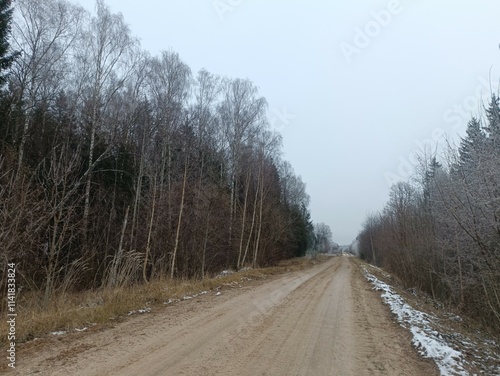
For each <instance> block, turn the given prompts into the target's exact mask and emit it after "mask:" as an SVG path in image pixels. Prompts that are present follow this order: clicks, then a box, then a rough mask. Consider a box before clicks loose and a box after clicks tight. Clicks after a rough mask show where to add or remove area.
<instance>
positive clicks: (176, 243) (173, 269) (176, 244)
mask: <svg viewBox="0 0 500 376" xmlns="http://www.w3.org/2000/svg"><path fill="white" fill-rule="evenodd" d="M188 164H189V158H186V163H185V165H184V178H183V181H182V193H181V206H180V209H179V217H178V220H177V231H176V234H175V245H174V252H173V254H172V262H171V264H170V278H174V275H175V261H176V257H177V251H178V249H179V238H180V233H181V225H182V213H183V211H184V198H185V194H186V180H187V171H188Z"/></svg>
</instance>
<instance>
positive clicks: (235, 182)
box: [0, 0, 313, 301]
mask: <svg viewBox="0 0 500 376" xmlns="http://www.w3.org/2000/svg"><path fill="white" fill-rule="evenodd" d="M0 59H1V60H0V63H1V65H0V68H1V71H0V73H1V77H2V80H3V81H2V92H1V94H0V244H1V255H2V259H3V260H4V264H3V265H4V266H5V265H6V264H7V261H9V262H16V263H17V268H18V278H19V279H20V280H19V283H20V284H22V285H23V286H25V288H28V289H31V290H37V291H41V292H43V293H44V299H45V300H46V301H48V300H49V299H50V298H51V296H52V295H53V294H54V293H55V292H57V291H58V290H60V289H84V288H94V287H100V286H119V285H125V284H129V283H135V282H146V283H147V282H148V281H150V280H151V279H153V278H160V277H164V276H167V277H172V278H181V277H204V276H206V275H207V273H212V272H215V271H217V270H220V268H223V267H234V268H237V269H238V268H241V267H243V266H245V265H252V266H257V265H268V264H273V263H275V262H276V261H278V260H280V259H283V258H287V257H292V256H301V255H304V254H305V252H306V250H307V249H308V247H309V242H310V239H311V233H312V231H313V229H312V223H311V220H310V215H309V212H308V204H309V196H308V194H307V193H306V189H305V184H304V183H303V182H302V180H301V178H300V176H297V175H296V174H295V173H294V171H293V168H292V166H291V165H290V163H288V162H287V161H284V160H283V159H282V156H281V154H282V153H281V148H282V145H281V137H280V135H279V134H278V133H276V132H273V131H272V130H271V129H270V127H269V123H268V120H267V118H266V112H267V103H266V100H265V98H264V97H262V96H261V95H260V94H259V92H258V89H257V87H256V86H255V85H254V84H253V83H252V82H251V81H249V80H247V79H231V78H227V77H221V76H218V75H215V74H212V73H210V72H208V71H206V70H204V69H202V70H201V71H199V72H198V73H197V74H193V73H192V71H191V69H190V68H189V66H188V65H187V64H186V63H185V62H183V61H182V59H181V58H180V57H179V55H178V54H177V53H176V52H174V51H172V50H167V51H163V52H161V53H160V54H159V56H151V55H150V54H149V53H147V52H146V51H143V50H142V49H141V47H140V44H139V42H138V40H137V39H136V38H135V37H134V36H133V35H131V32H130V30H129V28H128V26H127V25H126V23H125V21H124V19H123V17H122V16H121V15H120V14H113V13H111V12H110V10H109V8H108V7H107V6H106V4H105V3H104V2H103V1H102V0H97V1H96V6H95V15H91V14H89V13H88V12H87V11H85V10H84V9H82V8H81V7H79V6H78V5H75V4H73V3H71V2H69V1H66V0H44V1H34V0H16V1H15V3H14V9H12V4H11V2H10V0H0ZM2 283H3V282H2Z"/></svg>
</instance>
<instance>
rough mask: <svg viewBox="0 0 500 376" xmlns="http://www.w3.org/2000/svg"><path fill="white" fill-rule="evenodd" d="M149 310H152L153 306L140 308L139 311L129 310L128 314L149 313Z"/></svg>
mask: <svg viewBox="0 0 500 376" xmlns="http://www.w3.org/2000/svg"><path fill="white" fill-rule="evenodd" d="M149 312H151V308H149V307H147V308H141V309H138V310H137V311H129V313H128V315H129V316H131V315H135V314H136V313H149Z"/></svg>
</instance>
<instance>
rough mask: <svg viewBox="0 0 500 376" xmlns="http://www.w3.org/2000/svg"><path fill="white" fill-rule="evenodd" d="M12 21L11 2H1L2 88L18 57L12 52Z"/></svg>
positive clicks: (0, 72)
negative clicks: (6, 74) (10, 37)
mask: <svg viewBox="0 0 500 376" xmlns="http://www.w3.org/2000/svg"><path fill="white" fill-rule="evenodd" d="M11 21H12V8H11V0H0V88H1V87H2V86H3V84H4V83H5V81H6V76H5V73H4V72H5V71H6V70H8V69H9V67H10V65H11V64H12V62H13V61H14V58H15V56H16V54H15V53H12V52H11V51H10V44H9V36H10V31H11Z"/></svg>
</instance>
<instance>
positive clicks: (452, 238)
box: [358, 94, 500, 333]
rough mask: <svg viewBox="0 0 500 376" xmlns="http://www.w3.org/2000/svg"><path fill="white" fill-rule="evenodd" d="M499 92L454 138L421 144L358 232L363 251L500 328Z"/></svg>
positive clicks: (411, 285) (435, 296)
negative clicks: (438, 147) (441, 146)
mask: <svg viewBox="0 0 500 376" xmlns="http://www.w3.org/2000/svg"><path fill="white" fill-rule="evenodd" d="M499 103H500V98H499V96H498V95H497V94H493V95H492V96H491V100H490V102H489V103H485V104H484V105H483V111H482V112H481V113H479V114H477V116H476V117H472V118H471V119H470V121H469V122H468V125H467V130H466V135H465V136H464V137H462V138H461V139H460V141H459V142H458V144H457V145H454V144H453V143H451V142H449V143H448V145H447V147H446V148H445V150H444V151H443V152H442V153H441V154H442V155H439V156H438V155H436V153H435V152H429V150H427V151H423V152H422V153H421V154H420V156H419V163H418V166H416V169H415V174H414V178H413V179H411V181H408V182H399V183H396V184H394V185H393V186H392V188H391V191H390V197H389V201H388V202H387V204H386V205H385V208H384V209H383V211H382V212H380V213H378V214H375V215H370V216H368V218H367V219H366V221H365V223H364V226H363V230H362V232H361V233H360V234H359V236H358V240H359V244H360V252H361V257H362V258H364V259H365V260H367V261H369V262H371V263H373V264H375V265H379V266H383V267H384V268H386V269H387V270H389V271H391V272H392V273H394V274H396V275H397V276H398V277H399V278H400V279H401V280H402V281H403V283H404V284H405V285H406V287H408V288H417V289H421V290H423V291H425V292H427V293H429V294H430V295H431V296H432V298H433V299H434V300H435V301H436V302H444V303H446V304H447V305H449V306H451V307H455V308H457V309H458V310H459V311H461V312H465V313H466V314H468V315H469V316H470V317H474V318H476V319H479V320H480V321H481V322H483V323H484V324H485V325H486V326H487V327H489V328H491V329H493V330H495V331H496V333H498V330H499V329H500V168H499V166H500V163H499V162H500V106H499Z"/></svg>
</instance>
